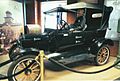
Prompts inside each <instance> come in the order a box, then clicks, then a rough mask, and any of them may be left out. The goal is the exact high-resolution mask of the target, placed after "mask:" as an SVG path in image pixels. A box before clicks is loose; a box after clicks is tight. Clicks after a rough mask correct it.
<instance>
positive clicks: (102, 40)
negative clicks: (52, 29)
mask: <svg viewBox="0 0 120 81" xmlns="http://www.w3.org/2000/svg"><path fill="white" fill-rule="evenodd" d="M103 45H108V46H113V45H114V42H113V41H112V40H111V39H106V38H100V39H96V40H94V43H93V44H92V45H91V49H90V51H91V52H92V53H93V54H96V53H97V52H98V50H99V49H100V48H101V47H102V46H103Z"/></svg>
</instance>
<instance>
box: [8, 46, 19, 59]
mask: <svg viewBox="0 0 120 81" xmlns="http://www.w3.org/2000/svg"><path fill="white" fill-rule="evenodd" d="M17 48H18V49H19V47H18V46H17V44H14V45H13V46H12V47H11V48H10V51H9V58H10V60H14V59H15V57H16V56H17V55H15V54H18V53H16V49H17ZM18 49H17V50H18Z"/></svg>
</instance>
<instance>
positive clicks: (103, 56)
mask: <svg viewBox="0 0 120 81" xmlns="http://www.w3.org/2000/svg"><path fill="white" fill-rule="evenodd" d="M109 57H110V49H109V47H108V45H103V46H101V47H100V49H99V50H98V52H97V54H96V57H95V60H94V61H95V65H98V66H101V65H104V64H106V63H107V62H108V60H109ZM102 61H103V62H102Z"/></svg>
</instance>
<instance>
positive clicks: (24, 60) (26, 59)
mask: <svg viewBox="0 0 120 81" xmlns="http://www.w3.org/2000/svg"><path fill="white" fill-rule="evenodd" d="M35 57H36V56H35V55H26V56H23V57H21V58H19V59H17V60H16V61H14V62H13V63H12V64H11V66H10V68H9V70H8V76H11V75H13V74H15V73H17V72H19V71H21V70H23V69H25V68H26V67H27V66H28V65H29V64H30V63H32V61H35V62H34V63H33V64H32V65H31V66H30V67H29V68H28V69H26V70H25V71H24V72H22V73H21V74H19V75H17V76H14V77H10V78H8V80H9V81H38V80H39V78H40V76H41V74H40V63H39V62H38V61H36V60H35Z"/></svg>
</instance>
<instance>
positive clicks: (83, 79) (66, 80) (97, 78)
mask: <svg viewBox="0 0 120 81" xmlns="http://www.w3.org/2000/svg"><path fill="white" fill-rule="evenodd" d="M7 59H9V57H8V55H2V56H0V62H3V61H5V60H7ZM115 60H116V58H115V57H111V58H110V60H109V62H108V63H107V64H106V65H103V66H93V65H84V66H78V67H74V68H73V69H76V70H80V71H96V70H100V69H104V68H106V67H108V66H110V65H112V64H114V62H115ZM9 65H10V64H9ZM9 65H7V66H4V67H2V68H0V74H2V75H6V73H7V69H8V68H9ZM3 69H4V70H3ZM119 77H120V69H116V68H114V67H113V68H112V69H109V70H107V71H104V72H101V73H97V74H78V73H73V72H70V71H67V70H63V71H51V70H46V71H45V81H113V80H115V79H117V78H119ZM1 81H7V80H1Z"/></svg>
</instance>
